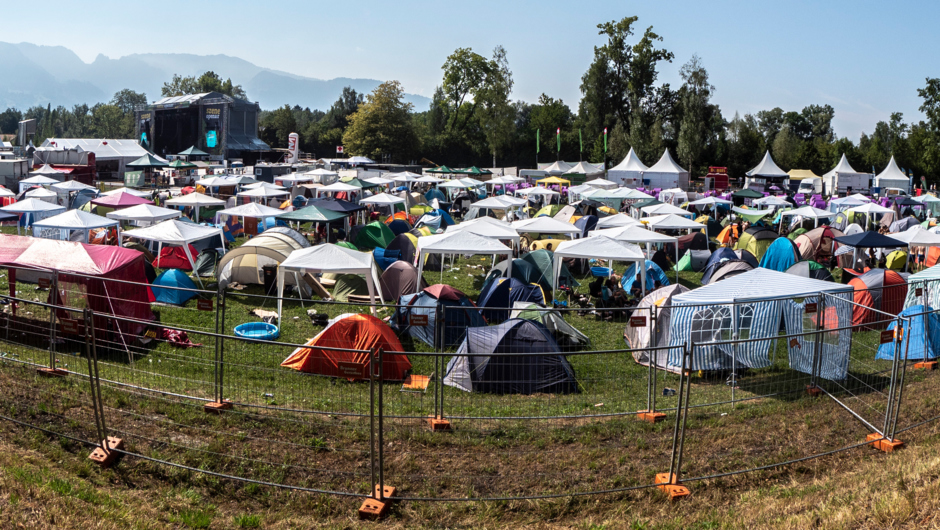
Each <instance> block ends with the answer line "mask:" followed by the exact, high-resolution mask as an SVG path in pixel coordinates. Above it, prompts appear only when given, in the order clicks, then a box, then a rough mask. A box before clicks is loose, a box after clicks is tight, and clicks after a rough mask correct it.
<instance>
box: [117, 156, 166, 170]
mask: <svg viewBox="0 0 940 530" xmlns="http://www.w3.org/2000/svg"><path fill="white" fill-rule="evenodd" d="M126 165H127V167H142V168H155V167H169V165H170V164H167V163H166V162H164V161H163V160H160V159H159V158H157V157H155V156H153V155H151V154H150V153H147V154H146V155H144V156H142V157H140V158H138V159H137V160H134V161H133V162H129V163H127V164H126Z"/></svg>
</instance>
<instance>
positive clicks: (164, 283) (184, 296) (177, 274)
mask: <svg viewBox="0 0 940 530" xmlns="http://www.w3.org/2000/svg"><path fill="white" fill-rule="evenodd" d="M161 287H162V289H161ZM151 289H153V296H154V298H155V299H156V301H157V302H159V303H161V304H171V305H183V304H185V303H186V301H187V300H189V299H190V298H193V297H194V296H196V292H195V289H196V284H194V283H193V281H192V280H190V279H189V276H187V275H186V273H185V272H183V271H181V270H179V269H168V270H165V271H163V272H162V273H160V276H157V279H156V280H154V281H153V286H152V287H151Z"/></svg>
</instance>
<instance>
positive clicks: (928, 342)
mask: <svg viewBox="0 0 940 530" xmlns="http://www.w3.org/2000/svg"><path fill="white" fill-rule="evenodd" d="M900 316H902V317H905V319H907V320H908V321H909V322H910V324H908V325H907V326H906V329H905V330H904V333H903V334H902V335H901V343H900V351H901V358H902V360H909V361H928V360H931V359H936V358H937V357H940V315H937V313H936V312H935V311H934V309H933V308H930V307H924V306H922V305H914V306H910V307H908V308H906V309H905V310H904V311H901V315H900ZM896 324H897V321H892V322H891V323H890V324H888V331H891V330H893V329H894V328H895V326H896ZM894 348H895V342H894V341H891V342H886V343H884V344H882V345H880V346H878V353H877V354H876V355H875V359H882V360H885V361H893V360H894V356H895V350H894Z"/></svg>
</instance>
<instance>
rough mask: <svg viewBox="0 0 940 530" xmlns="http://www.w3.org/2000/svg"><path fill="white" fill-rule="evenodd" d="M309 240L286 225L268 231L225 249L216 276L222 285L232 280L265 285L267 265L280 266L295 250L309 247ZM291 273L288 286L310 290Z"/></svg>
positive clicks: (288, 277) (287, 280)
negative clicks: (232, 247) (226, 250)
mask: <svg viewBox="0 0 940 530" xmlns="http://www.w3.org/2000/svg"><path fill="white" fill-rule="evenodd" d="M309 246H310V243H309V242H308V241H307V238H305V237H304V236H303V235H301V234H300V233H298V232H297V231H295V230H291V229H290V228H286V227H275V228H270V229H268V230H265V231H264V232H263V233H262V234H260V235H258V236H257V237H253V238H251V239H249V240H247V241H245V242H244V243H243V244H242V245H241V246H239V247H238V248H236V249H234V250H231V251H229V252H226V253H225V255H224V256H222V259H220V260H219V263H218V265H217V272H216V277H217V278H218V279H219V284H220V285H222V286H223V287H224V286H226V285H228V284H229V283H232V282H237V283H240V284H243V285H251V284H254V285H263V284H264V276H263V273H264V270H263V268H264V267H270V266H277V265H278V264H280V263H282V262H283V261H284V260H285V259H287V257H288V256H290V255H291V253H293V252H294V251H295V250H300V249H302V248H307V247H309ZM296 280H297V279H296V277H295V276H294V275H288V276H287V277H286V278H285V282H286V283H287V284H288V285H299V286H300V287H301V288H304V292H305V293H306V292H308V289H306V287H305V283H304V282H303V281H301V282H299V283H298V282H297V281H296Z"/></svg>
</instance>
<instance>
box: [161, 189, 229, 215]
mask: <svg viewBox="0 0 940 530" xmlns="http://www.w3.org/2000/svg"><path fill="white" fill-rule="evenodd" d="M166 204H167V206H183V207H184V208H193V210H194V211H195V214H194V215H193V218H194V219H199V208H201V207H203V206H222V205H224V204H225V201H223V200H222V199H216V198H215V197H210V196H208V195H203V194H202V193H198V192H194V193H187V194H186V195H181V196H179V197H173V198H172V199H167V201H166Z"/></svg>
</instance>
